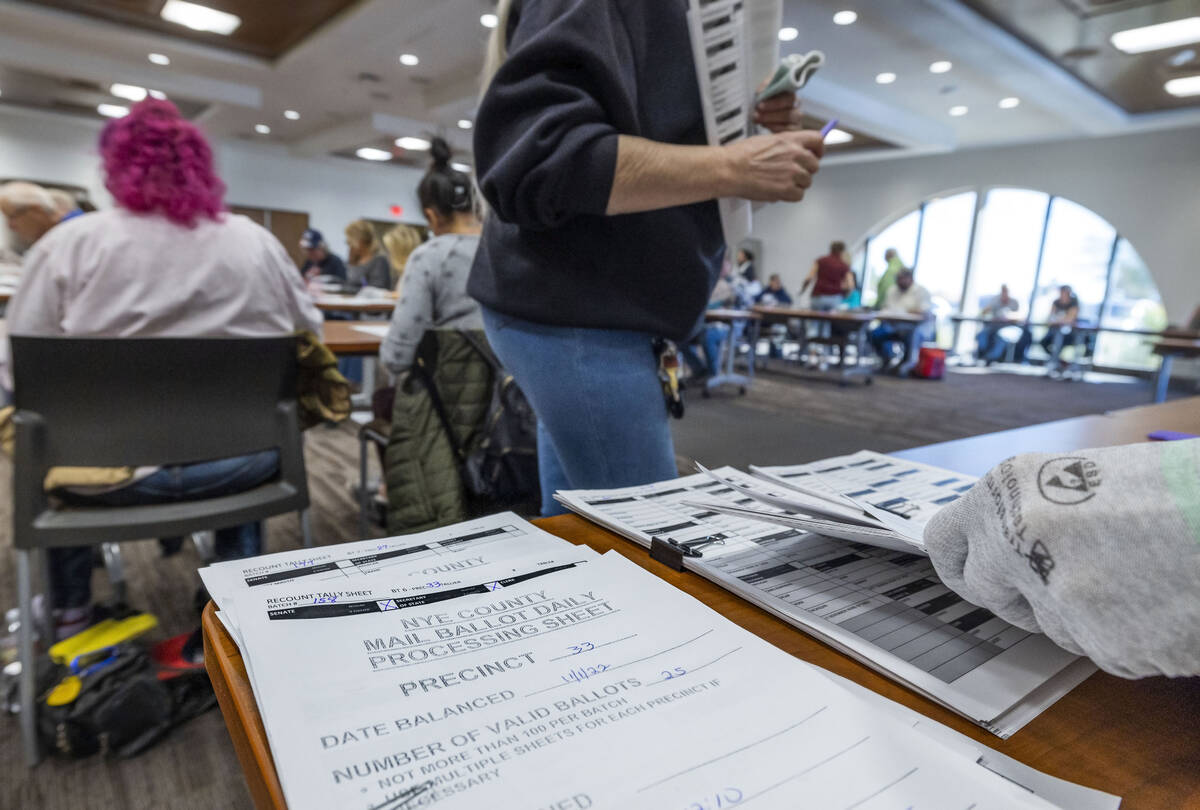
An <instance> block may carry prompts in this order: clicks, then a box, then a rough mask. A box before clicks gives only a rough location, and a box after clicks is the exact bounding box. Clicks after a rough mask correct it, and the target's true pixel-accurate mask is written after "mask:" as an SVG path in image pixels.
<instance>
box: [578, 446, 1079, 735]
mask: <svg viewBox="0 0 1200 810" xmlns="http://www.w3.org/2000/svg"><path fill="white" fill-rule="evenodd" d="M714 472H715V473H717V474H718V475H720V476H721V477H722V478H726V479H738V478H740V479H741V480H742V481H744V482H746V483H747V485H750V484H752V483H753V481H752V480H751V478H750V476H748V475H746V474H744V473H741V472H739V471H737V470H735V469H733V468H730V467H724V468H721V469H718V470H715V471H714ZM555 497H556V498H557V499H558V500H559V501H560V502H561V503H563V504H564V505H565V506H567V507H568V508H569V509H571V510H573V511H575V512H578V513H579V514H580V515H583V516H584V517H586V518H588V519H590V520H593V521H595V522H596V523H599V524H600V525H603V526H606V527H608V528H609V529H611V530H613V531H615V532H617V533H618V534H621V535H623V536H625V537H627V538H629V539H631V540H634V541H635V542H638V543H640V544H642V545H644V546H649V545H650V542H651V538H652V537H661V538H663V539H664V540H665V539H668V538H669V539H671V540H674V541H676V542H678V543H681V544H689V543H695V542H697V541H698V542H699V544H700V545H699V546H698V548H699V549H700V553H701V554H702V555H703V556H702V557H698V558H693V557H685V558H684V564H685V565H686V566H687V568H688V569H689V570H692V571H694V572H695V573H697V574H699V575H701V576H703V577H705V578H707V579H710V580H712V581H713V582H716V583H717V584H719V585H721V586H723V587H725V588H727V589H729V590H730V591H732V592H734V593H736V594H738V595H739V596H741V597H742V598H744V599H746V600H748V601H750V602H753V603H754V604H756V605H759V606H760V607H762V608H763V609H765V610H768V611H770V612H771V613H774V614H775V615H777V616H779V617H781V618H783V619H784V620H786V621H788V622H789V623H791V624H793V625H794V626H796V627H799V628H800V629H802V630H804V631H806V632H808V633H810V634H812V635H814V636H816V637H817V638H819V639H821V640H822V641H824V642H826V643H828V644H831V645H832V646H835V647H837V648H838V649H840V650H842V651H843V652H845V653H846V654H847V655H851V656H853V657H855V658H857V659H858V660H860V661H862V662H863V663H864V664H866V665H867V666H870V667H872V668H873V669H876V670H877V671H879V672H881V673H883V674H884V675H886V676H888V677H891V678H893V679H895V680H897V681H899V682H900V683H902V684H904V685H906V686H908V687H909V688H911V689H914V690H916V691H918V692H920V693H921V694H923V695H925V696H927V697H929V698H930V699H932V700H936V701H938V702H939V703H941V704H943V705H945V706H947V707H948V708H950V709H953V710H954V711H956V712H958V713H960V714H962V715H963V716H965V717H967V718H969V719H971V720H973V721H974V722H976V723H979V724H980V725H982V726H983V727H984V728H986V729H988V730H989V731H991V732H992V733H994V734H996V735H998V736H1000V737H1008V736H1009V735H1011V734H1012V733H1013V732H1015V731H1017V730H1018V729H1019V728H1021V727H1022V726H1023V725H1024V724H1025V723H1027V722H1029V720H1031V719H1033V718H1034V717H1036V716H1037V715H1038V714H1039V713H1040V712H1042V711H1044V710H1045V709H1046V708H1047V707H1048V706H1050V705H1051V704H1053V703H1054V701H1056V700H1058V699H1059V698H1060V697H1062V696H1063V695H1064V694H1066V693H1067V692H1068V691H1070V690H1071V689H1072V688H1074V687H1075V686H1076V685H1078V684H1079V683H1080V682H1081V681H1082V680H1084V679H1085V678H1087V677H1088V676H1089V675H1091V674H1092V673H1093V672H1095V666H1094V665H1093V664H1092V663H1091V662H1090V661H1087V660H1086V659H1080V658H1078V657H1077V656H1075V655H1073V654H1071V653H1069V652H1067V651H1066V650H1063V649H1062V648H1060V647H1058V646H1057V645H1055V644H1054V643H1053V642H1052V641H1050V640H1049V639H1048V638H1046V637H1045V636H1043V635H1040V634H1036V633H1029V632H1027V631H1025V630H1022V629H1020V628H1017V627H1014V626H1012V625H1010V624H1008V623H1007V622H1005V621H1003V620H1001V619H999V618H997V617H996V616H995V615H993V614H992V613H991V612H989V611H987V610H984V609H983V608H979V607H976V606H975V605H972V604H970V603H968V602H966V601H964V600H963V599H962V598H961V597H959V596H958V595H957V594H955V593H954V592H953V591H951V590H950V589H949V588H947V587H946V586H945V585H943V584H942V583H941V581H940V580H939V579H938V578H937V574H936V572H935V571H934V569H933V565H932V563H930V562H929V560H928V559H927V558H925V557H923V556H921V555H919V554H915V553H908V552H903V551H900V552H897V551H894V550H890V549H885V548H878V547H873V546H869V545H865V544H862V543H851V542H847V541H845V540H840V539H835V538H830V537H827V536H823V535H820V534H814V533H811V532H805V531H801V530H800V529H797V528H781V527H779V526H774V525H771V524H770V523H766V522H763V521H762V520H759V519H757V518H750V517H736V516H732V515H727V514H722V513H720V512H717V511H715V510H714V509H712V508H705V507H698V506H694V505H691V504H694V503H700V502H702V503H713V502H722V501H723V502H726V503H727V504H729V506H731V507H742V508H746V507H748V506H750V505H752V504H754V503H755V501H754V499H753V498H751V497H749V496H745V495H744V493H742V492H740V491H738V490H736V489H734V488H733V487H731V486H728V485H727V484H722V483H721V482H718V481H715V480H713V479H712V478H710V477H709V476H707V475H693V476H688V477H684V478H678V479H673V480H669V481H661V482H658V483H655V484H648V485H645V486H640V487H628V488H625V489H614V490H593V491H587V490H575V491H566V492H558V493H556V495H555Z"/></svg>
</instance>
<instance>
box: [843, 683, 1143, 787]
mask: <svg viewBox="0 0 1200 810" xmlns="http://www.w3.org/2000/svg"><path fill="white" fill-rule="evenodd" d="M824 675H825V677H827V678H829V679H830V680H832V681H833V682H834V683H836V684H838V685H839V686H841V687H843V688H844V689H846V690H847V691H848V692H851V693H853V694H854V695H856V696H857V697H859V698H860V699H861V700H863V701H865V702H867V703H870V704H872V705H874V706H876V707H878V708H879V710H880V711H884V712H888V713H889V714H891V715H892V716H893V717H895V718H896V719H897V720H900V721H902V722H904V723H905V724H907V725H909V726H911V727H912V728H914V729H916V730H917V731H919V732H920V733H922V734H924V735H926V736H929V737H931V738H933V739H935V740H937V741H938V742H939V743H941V744H942V745H945V746H946V747H947V748H952V749H954V750H955V751H958V752H960V753H961V754H962V755H963V756H965V757H968V758H970V759H973V760H975V761H976V762H978V763H979V764H980V765H982V766H983V767H985V768H987V769H988V770H989V771H992V772H993V773H997V774H999V775H1000V776H1003V777H1004V778H1005V779H1010V780H1012V781H1013V782H1016V783H1017V784H1018V785H1020V786H1021V787H1023V788H1026V789H1027V790H1030V791H1032V792H1033V794H1034V795H1036V796H1038V797H1040V798H1042V799H1045V800H1046V801H1048V802H1050V803H1051V804H1056V805H1059V806H1061V807H1069V808H1071V810H1118V808H1119V807H1120V806H1121V797H1120V796H1114V795H1113V794H1111V793H1105V792H1104V791H1102V790H1096V789H1095V788H1090V787H1085V786H1084V785H1080V784H1076V783H1075V782H1068V781H1067V780H1065V779H1059V778H1058V777H1055V776H1050V775H1049V774H1047V773H1043V772H1042V771H1039V770H1037V769H1036V768H1031V767H1029V766H1028V765H1026V764H1024V763H1022V762H1018V761H1017V760H1015V759H1013V758H1012V757H1010V756H1007V755H1005V754H1001V753H1000V752H999V751H996V750H995V749H992V748H988V747H987V746H986V745H983V744H982V743H978V742H975V740H973V739H971V738H970V737H968V736H966V735H965V734H960V733H958V732H957V731H955V730H954V729H952V728H950V727H949V726H944V725H942V724H941V723H938V722H936V721H934V720H930V719H929V718H928V717H926V716H925V715H923V714H921V713H920V712H917V711H914V710H913V709H910V708H908V707H907V706H905V705H903V704H901V703H896V702H895V701H892V700H888V699H887V698H885V697H884V696H883V695H879V694H876V693H875V692H872V691H871V690H870V689H867V688H866V687H865V686H861V685H859V684H857V683H855V682H854V681H852V680H849V679H848V678H843V677H842V676H841V675H836V674H834V673H832V672H824Z"/></svg>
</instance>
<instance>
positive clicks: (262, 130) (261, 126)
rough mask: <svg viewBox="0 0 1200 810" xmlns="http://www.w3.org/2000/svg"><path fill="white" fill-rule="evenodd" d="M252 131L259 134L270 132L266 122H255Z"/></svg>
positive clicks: (268, 133)
mask: <svg viewBox="0 0 1200 810" xmlns="http://www.w3.org/2000/svg"><path fill="white" fill-rule="evenodd" d="M254 131H255V132H257V133H258V134H259V135H270V134H271V128H270V127H269V126H267V125H266V124H255V125H254Z"/></svg>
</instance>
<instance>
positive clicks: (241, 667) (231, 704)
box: [200, 602, 287, 810]
mask: <svg viewBox="0 0 1200 810" xmlns="http://www.w3.org/2000/svg"><path fill="white" fill-rule="evenodd" d="M200 626H201V628H202V630H203V635H204V668H205V669H206V670H207V671H208V677H209V680H210V681H211V682H212V685H213V692H214V693H216V696H217V703H218V704H219V705H220V707H221V715H222V716H223V717H224V718H225V728H226V729H228V731H229V736H230V737H231V738H232V740H233V748H234V750H235V751H236V752H237V756H238V761H239V762H240V763H241V765H242V772H243V774H244V775H245V776H246V787H247V789H248V790H249V791H250V798H251V799H253V800H254V806H255V807H257V808H259V810H275V808H285V809H286V808H287V802H286V801H285V800H284V797H283V786H282V785H281V784H280V783H279V772H278V771H277V770H276V769H275V758H274V757H273V756H272V755H271V749H270V746H269V744H268V743H267V729H266V726H264V725H263V719H262V714H261V713H260V712H259V711H258V703H257V701H255V699H254V694H253V692H251V693H250V694H249V698H250V700H249V701H248V702H247V701H238V700H236V699H235V696H234V694H233V691H232V689H231V688H230V684H231V683H241V682H244V683H245V684H246V688H247V689H249V687H250V680H249V675H248V674H247V672H246V665H245V663H244V662H243V661H242V653H241V650H239V649H238V646H237V642H235V641H234V640H233V637H232V636H230V635H229V632H228V631H227V630H226V629H225V625H223V624H222V623H221V620H220V619H218V618H217V606H216V604H215V603H213V602H209V603H208V604H207V605H205V606H204V613H203V615H202V616H201V619H200ZM216 645H220V646H221V647H222V648H223V649H222V650H221V654H220V655H214V654H213V653H214V652H216V651H215V650H214V647H215V646H216ZM243 709H244V711H243ZM247 729H253V730H254V731H255V732H256V733H255V734H254V735H250V734H248V733H247ZM251 773H257V774H258V775H259V776H261V779H251V778H250V776H249V774H251Z"/></svg>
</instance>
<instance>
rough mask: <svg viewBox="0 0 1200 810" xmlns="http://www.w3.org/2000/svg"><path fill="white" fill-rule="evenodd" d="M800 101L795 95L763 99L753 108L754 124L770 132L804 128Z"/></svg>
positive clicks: (783, 94) (778, 95) (785, 94)
mask: <svg viewBox="0 0 1200 810" xmlns="http://www.w3.org/2000/svg"><path fill="white" fill-rule="evenodd" d="M803 120H804V116H803V113H802V112H801V110H800V99H799V97H798V96H797V95H796V94H795V93H779V94H777V95H774V96H771V97H770V98H768V99H763V100H762V101H760V102H759V103H758V104H757V105H756V106H755V108H754V123H756V124H759V125H760V126H764V127H766V128H767V129H769V130H771V132H775V133H779V132H789V131H799V130H801V129H803V128H804V126H803Z"/></svg>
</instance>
